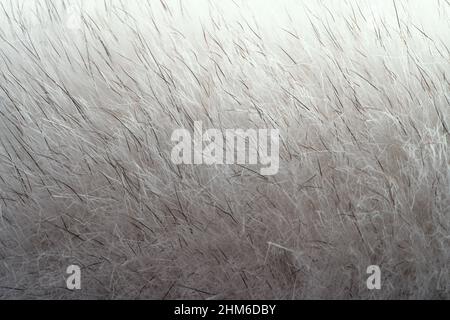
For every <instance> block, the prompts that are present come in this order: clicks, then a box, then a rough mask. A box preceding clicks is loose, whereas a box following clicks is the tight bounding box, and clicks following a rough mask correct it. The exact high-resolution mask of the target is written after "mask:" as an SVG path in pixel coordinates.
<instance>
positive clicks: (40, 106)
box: [0, 0, 450, 299]
mask: <svg viewBox="0 0 450 320" xmlns="http://www.w3.org/2000/svg"><path fill="white" fill-rule="evenodd" d="M0 5H1V6H0V297H1V298H9V299H11V298H31V299H32V298H62V299H65V298H66V299H67V298H90V299H92V298H100V299H123V298H150V299H175V298H186V299H190V298H196V299H220V298H226V299H228V298H234V299H240V298H249V299H261V298H264V299H302V298H351V299H355V298H371V299H379V298H388V299H392V298H437V299H448V298H449V297H450V295H449V286H448V284H449V258H450V257H449V227H450V220H449V212H450V170H449V161H450V158H449V145H448V144H449V128H450V122H449V121H450V112H449V110H450V109H449V108H450V95H449V93H450V92H449V89H450V82H449V77H450V74H449V70H450V69H449V67H450V59H449V58H450V48H449V47H450V41H449V40H450V20H449V18H450V11H449V10H450V4H449V2H448V1H447V0H430V1H422V0H421V1H419V0H412V1H401V0H394V1H391V0H381V1H356V0H348V1H337V0H333V1H306V0H304V1H288V0H286V1H276V2H275V1H257V0H254V1H240V0H237V1H207V0H195V1H191V0H189V1H185V0H173V1H169V0H161V1H159V0H158V1H157V0H154V1H153V0H149V1H137V0H136V1H134V0H129V1H119V0H104V1H100V0H93V1H75V0H56V1H50V0H36V1H24V0H19V1H6V0H0ZM194 121H203V123H204V124H205V126H206V125H207V126H208V127H211V128H221V129H224V128H242V129H247V128H277V129H280V130H281V143H280V171H279V173H278V174H277V175H275V176H271V177H263V176H261V175H259V174H258V170H257V168H255V167H254V166H239V165H230V166H216V167H215V166H203V165H202V166H188V165H181V166H176V165H174V164H173V163H172V162H171V159H170V152H171V148H172V147H173V143H172V142H171V141H170V136H171V133H172V132H173V130H175V129H178V128H183V127H184V128H192V125H193V122H194ZM70 264H77V265H80V266H81V267H82V290H80V291H74V292H72V291H69V290H67V289H66V286H65V277H66V276H67V275H66V273H65V271H66V268H67V266H68V265H70ZM369 265H379V266H380V268H381V271H382V289H381V290H379V291H369V290H368V289H367V287H366V279H367V277H368V275H367V274H366V268H367V267H368V266H369Z"/></svg>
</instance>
